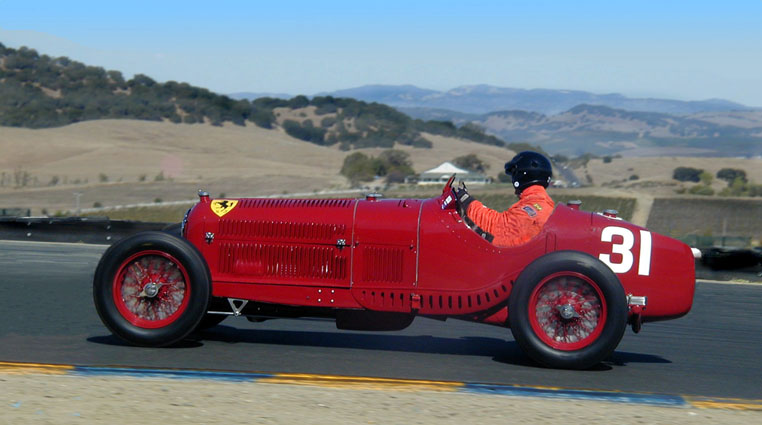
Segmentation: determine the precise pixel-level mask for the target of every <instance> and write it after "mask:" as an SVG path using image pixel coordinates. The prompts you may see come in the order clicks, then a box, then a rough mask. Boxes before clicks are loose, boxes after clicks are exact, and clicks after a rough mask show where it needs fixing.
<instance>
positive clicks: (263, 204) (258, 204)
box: [238, 198, 355, 208]
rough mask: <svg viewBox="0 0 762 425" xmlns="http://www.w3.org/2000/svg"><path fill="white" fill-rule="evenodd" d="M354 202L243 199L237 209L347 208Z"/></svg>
mask: <svg viewBox="0 0 762 425" xmlns="http://www.w3.org/2000/svg"><path fill="white" fill-rule="evenodd" d="M354 202H355V200H354V199H268V198H253V199H243V200H241V204H240V205H239V206H238V208H307V207H334V208H349V207H351V206H352V204H353V203H354Z"/></svg>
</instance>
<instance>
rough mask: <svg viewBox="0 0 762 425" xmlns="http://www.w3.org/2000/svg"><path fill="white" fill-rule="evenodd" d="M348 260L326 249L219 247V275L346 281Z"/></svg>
mask: <svg viewBox="0 0 762 425" xmlns="http://www.w3.org/2000/svg"><path fill="white" fill-rule="evenodd" d="M347 262H348V260H347V258H346V257H345V256H341V255H340V254H338V252H337V249H336V248H334V247H329V246H294V245H291V244H288V245H281V244H232V243H231V244H221V245H220V263H219V267H220V271H221V272H222V273H235V274H243V275H249V276H260V277H268V278H291V279H293V278H300V279H318V280H345V279H347Z"/></svg>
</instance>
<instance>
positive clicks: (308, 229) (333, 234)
mask: <svg viewBox="0 0 762 425" xmlns="http://www.w3.org/2000/svg"><path fill="white" fill-rule="evenodd" d="M346 232H347V226H346V225H345V224H324V223H296V222H291V221H270V220H220V227H219V235H220V236H222V237H226V236H227V237H241V238H260V239H267V238H277V239H279V240H283V239H292V240H294V239H297V240H308V241H328V242H336V239H337V238H339V237H344V236H346Z"/></svg>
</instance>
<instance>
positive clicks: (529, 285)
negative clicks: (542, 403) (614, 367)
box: [508, 251, 628, 369]
mask: <svg viewBox="0 0 762 425" xmlns="http://www.w3.org/2000/svg"><path fill="white" fill-rule="evenodd" d="M627 313H628V309H627V300H626V297H625V295H624V289H623V288H622V284H621V283H620V282H619V278H617V276H616V275H615V274H614V272H612V271H611V269H610V268H609V267H608V266H606V265H605V264H603V263H602V262H601V261H600V260H599V259H597V258H595V257H593V256H591V255H589V254H586V253H583V252H579V251H556V252H551V253H550V254H546V255H544V256H542V257H540V258H538V259H536V260H535V261H533V262H532V263H530V264H529V265H528V266H526V267H525V268H524V270H523V271H522V272H521V274H520V275H519V277H518V279H516V282H515V283H514V285H513V288H512V289H511V294H510V298H509V300H508V321H509V323H510V326H511V332H512V333H513V336H514V338H515V339H516V342H517V343H518V344H519V346H520V347H521V349H522V350H524V352H525V353H526V354H527V355H529V357H531V358H532V359H534V360H535V361H537V362H538V363H541V364H544V365H546V366H550V367H558V368H565V369H585V368H589V367H592V366H594V365H596V364H598V363H599V362H600V361H601V360H603V359H605V358H606V357H607V356H609V355H610V354H611V353H613V352H614V349H616V347H617V345H618V344H619V341H620V340H621V339H622V336H623V335H624V330H625V328H626V325H627Z"/></svg>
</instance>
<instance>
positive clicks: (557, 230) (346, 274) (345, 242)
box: [93, 179, 695, 368]
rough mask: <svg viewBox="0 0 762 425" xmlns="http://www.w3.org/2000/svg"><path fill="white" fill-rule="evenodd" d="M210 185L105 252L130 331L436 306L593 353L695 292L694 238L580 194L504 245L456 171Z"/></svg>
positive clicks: (545, 350)
mask: <svg viewBox="0 0 762 425" xmlns="http://www.w3.org/2000/svg"><path fill="white" fill-rule="evenodd" d="M199 195H200V201H199V203H198V204H196V205H195V206H194V207H193V208H191V209H190V210H189V211H188V213H187V215H186V217H185V219H184V220H183V223H182V226H181V227H180V228H179V229H178V231H177V232H176V233H177V234H176V235H173V234H171V233H168V232H143V233H139V234H136V235H134V236H131V237H129V238H126V239H123V240H121V241H119V242H118V243H116V244H114V245H112V246H111V247H110V248H109V249H108V250H107V251H106V252H105V253H104V254H103V257H102V259H101V261H100V263H99V264H98V268H97V270H96V273H95V279H94V285H93V297H94V300H95V306H96V308H97V310H98V314H99V315H100V317H101V319H102V320H103V322H104V323H105V325H106V326H107V327H108V328H109V329H110V330H111V331H112V332H113V333H114V334H115V335H117V336H118V337H120V338H122V339H124V340H125V341H128V342H130V343H133V344H137V345H143V346H165V345H170V344H174V343H176V342H178V341H180V340H181V339H183V338H185V337H186V336H187V335H188V334H189V333H191V332H193V331H194V330H196V329H203V328H207V327H211V326H214V325H216V324H217V323H219V322H221V321H222V320H223V319H225V318H226V317H228V316H230V315H233V316H246V317H247V318H249V320H252V321H261V320H267V319H271V318H278V317H289V318H293V317H329V318H333V319H335V320H336V326H337V327H338V328H339V329H351V330H379V331H383V330H399V329H403V328H405V327H407V326H408V325H409V324H410V323H411V322H412V321H413V319H414V318H415V317H417V316H424V317H433V318H437V319H446V318H453V319H462V320H469V321H475V322H482V323H487V324H492V325H498V326H504V327H510V328H511V331H512V333H513V336H514V338H515V339H516V341H517V342H518V344H519V345H520V346H521V348H522V349H523V350H524V351H525V352H526V354H528V355H529V356H530V357H531V358H533V359H534V360H536V361H537V362H540V363H542V364H544V365H547V366H551V367H559V368H588V367H591V366H593V365H595V364H597V363H598V362H600V361H601V360H603V359H604V358H606V357H607V356H608V355H610V354H611V353H612V352H613V351H614V349H615V348H616V347H617V345H618V344H619V341H620V340H621V338H622V335H623V334H624V331H625V329H626V327H627V324H628V323H629V324H631V325H632V327H633V330H634V331H635V332H637V331H639V330H640V326H641V324H642V323H644V322H649V321H656V320H666V319H674V318H677V317H680V316H683V315H685V314H686V313H688V311H689V310H690V308H691V305H692V303H693V293H694V286H695V274H694V273H695V270H694V255H695V254H694V253H695V250H692V249H691V248H690V247H688V246H687V245H685V244H683V243H682V242H680V241H677V240H675V239H671V238H668V237H665V236H662V235H659V234H656V233H653V232H650V231H649V230H647V229H644V228H642V227H638V226H636V225H633V224H631V223H628V222H625V221H623V220H621V219H619V218H617V217H616V214H614V213H611V212H609V213H606V214H599V213H590V212H583V211H580V210H579V205H578V204H577V205H575V204H571V203H570V205H563V204H559V205H557V206H556V208H555V210H554V212H553V214H552V215H551V217H550V219H549V220H548V222H547V223H546V225H545V226H544V228H543V230H542V232H541V233H540V234H539V235H537V236H536V237H534V238H533V239H532V240H530V241H529V242H528V243H526V244H524V245H521V246H518V247H511V248H500V247H497V246H494V245H492V244H491V243H490V242H488V241H487V240H485V239H483V238H482V237H481V236H479V235H478V234H477V233H475V232H474V231H472V230H471V229H470V228H469V227H468V226H467V224H466V223H465V222H464V220H463V218H462V217H461V216H460V215H459V214H458V210H457V208H456V201H455V199H454V194H453V187H452V179H450V182H448V183H447V184H446V185H445V187H444V190H443V191H442V195H441V196H439V197H436V198H431V199H425V200H420V199H381V198H380V197H379V196H376V195H368V196H367V197H365V199H215V200H212V199H210V197H209V195H208V194H207V193H204V192H201V193H199Z"/></svg>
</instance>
